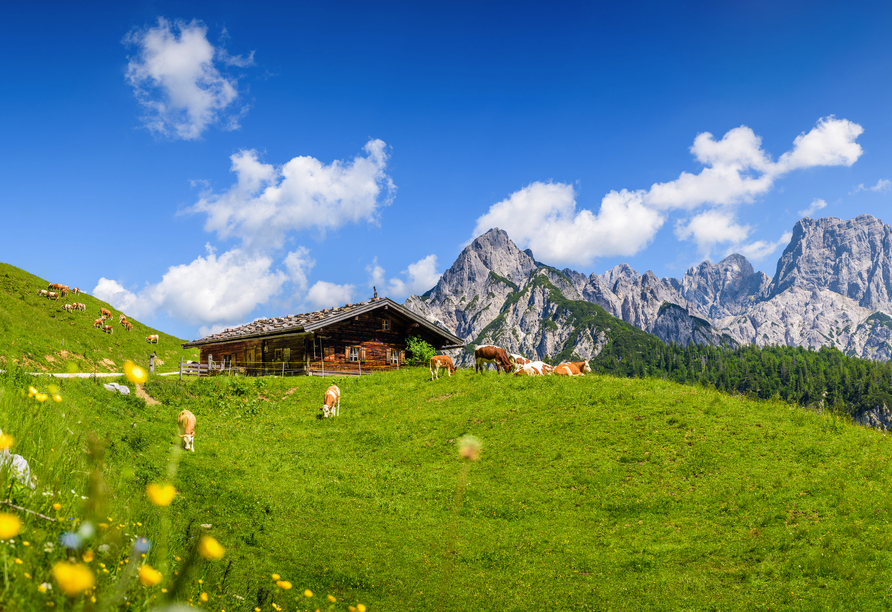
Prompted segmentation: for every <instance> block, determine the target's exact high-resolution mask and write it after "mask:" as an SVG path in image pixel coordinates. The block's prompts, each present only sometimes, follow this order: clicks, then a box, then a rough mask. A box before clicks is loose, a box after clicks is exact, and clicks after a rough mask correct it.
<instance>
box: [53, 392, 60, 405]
mask: <svg viewBox="0 0 892 612" xmlns="http://www.w3.org/2000/svg"><path fill="white" fill-rule="evenodd" d="M53 401H54V402H56V403H59V402H61V401H62V396H61V395H59V394H58V393H54V394H53Z"/></svg>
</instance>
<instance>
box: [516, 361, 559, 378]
mask: <svg viewBox="0 0 892 612" xmlns="http://www.w3.org/2000/svg"><path fill="white" fill-rule="evenodd" d="M553 371H554V368H553V367H552V366H550V365H548V364H547V363H545V362H544V361H530V362H529V363H525V364H523V365H521V366H520V367H519V368H517V370H516V371H515V372H514V375H515V376H548V375H549V374H551V373H552V372H553Z"/></svg>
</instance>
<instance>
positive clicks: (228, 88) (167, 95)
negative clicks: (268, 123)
mask: <svg viewBox="0 0 892 612" xmlns="http://www.w3.org/2000/svg"><path fill="white" fill-rule="evenodd" d="M124 44H126V45H127V46H129V47H135V48H136V54H135V55H134V56H132V57H129V58H128V59H129V63H128V64H127V74H126V80H127V83H128V84H130V85H131V86H132V87H133V90H134V93H135V94H136V98H137V100H138V101H139V103H140V104H141V105H142V106H143V107H144V108H145V110H146V115H145V116H144V117H143V120H144V122H145V125H146V127H147V128H148V129H149V130H151V131H152V132H155V133H157V134H160V135H162V136H169V137H173V138H182V139H183V140H194V139H196V138H199V137H200V136H201V134H202V132H204V131H205V129H207V128H208V127H209V126H210V125H213V124H220V125H221V126H222V127H223V128H224V129H227V130H232V129H238V127H239V125H238V120H239V118H240V117H241V116H243V115H244V113H245V112H247V107H238V108H237V107H236V105H235V102H236V99H237V98H238V95H239V91H238V88H237V84H238V83H237V81H236V79H235V78H233V77H231V76H228V75H225V74H223V73H222V72H220V70H219V69H218V66H220V65H226V66H237V67H247V66H251V65H253V63H254V62H253V57H254V54H253V52H252V53H251V54H250V55H249V56H248V57H242V56H231V55H229V54H228V53H227V52H226V50H225V49H224V48H223V47H222V46H221V47H218V48H215V47H214V46H213V45H212V44H211V43H210V42H209V41H208V39H207V27H206V26H205V25H204V24H203V23H202V22H200V21H197V20H192V21H191V22H189V23H186V22H185V21H181V20H177V21H173V22H171V21H168V20H167V19H164V18H163V17H159V18H158V25H156V26H155V27H150V28H142V29H134V30H132V31H131V32H130V33H128V34H127V36H125V37H124Z"/></svg>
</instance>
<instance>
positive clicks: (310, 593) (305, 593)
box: [288, 585, 313, 597]
mask: <svg viewBox="0 0 892 612" xmlns="http://www.w3.org/2000/svg"><path fill="white" fill-rule="evenodd" d="M288 588H291V586H290V585H289V587H288ZM312 596H313V591H311V590H310V589H307V590H306V591H304V597H312Z"/></svg>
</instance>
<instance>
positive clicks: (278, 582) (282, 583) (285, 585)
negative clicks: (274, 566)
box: [276, 580, 291, 591]
mask: <svg viewBox="0 0 892 612" xmlns="http://www.w3.org/2000/svg"><path fill="white" fill-rule="evenodd" d="M276 586H277V587H279V588H280V589H283V590H285V591H287V590H288V589H290V588H291V583H290V582H288V581H287V580H276Z"/></svg>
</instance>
